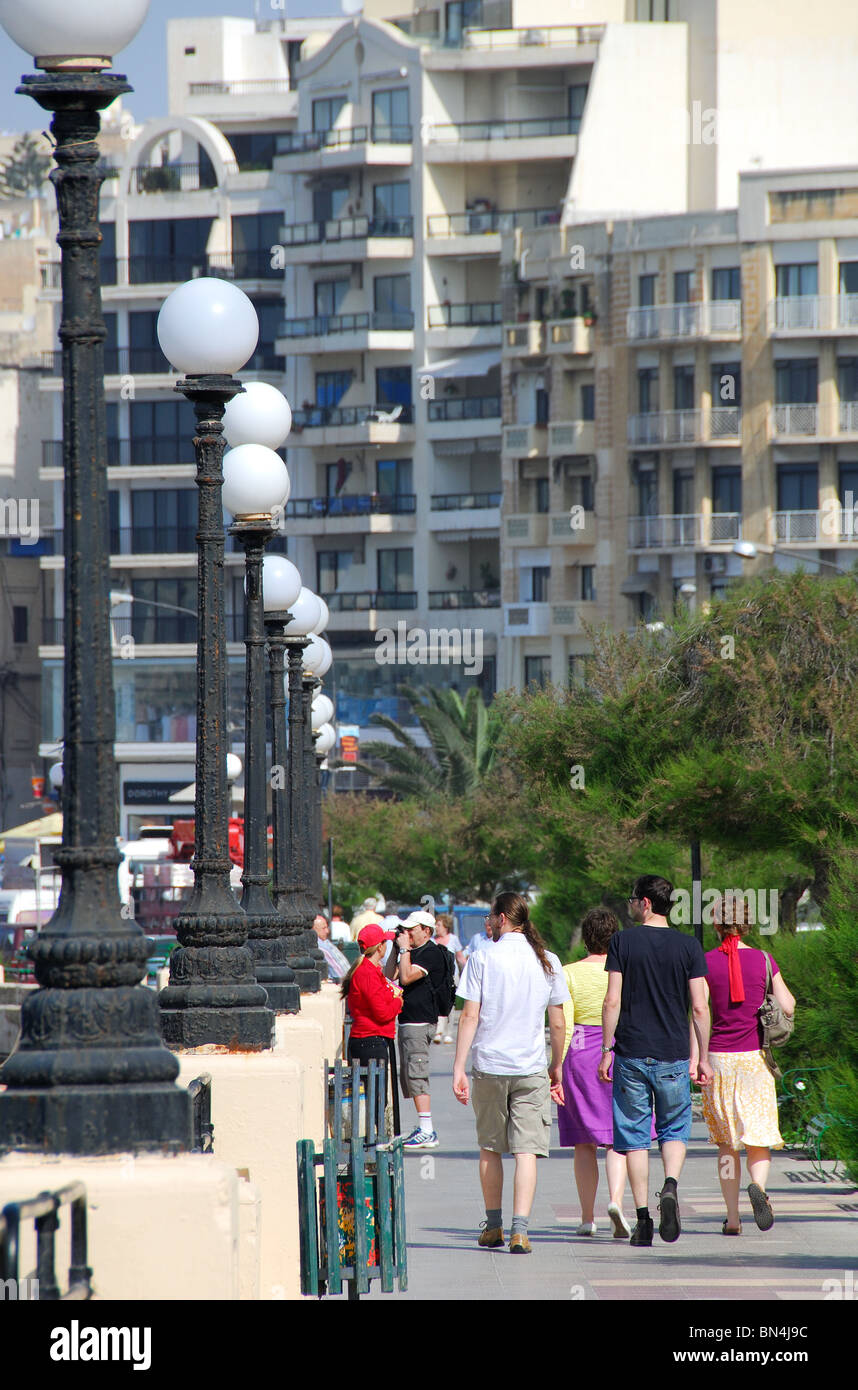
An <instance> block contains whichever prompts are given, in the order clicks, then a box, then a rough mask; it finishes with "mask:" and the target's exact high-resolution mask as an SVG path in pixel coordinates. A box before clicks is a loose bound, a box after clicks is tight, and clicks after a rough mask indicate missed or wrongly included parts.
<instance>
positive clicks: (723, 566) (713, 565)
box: [703, 555, 727, 574]
mask: <svg viewBox="0 0 858 1390" xmlns="http://www.w3.org/2000/svg"><path fill="white" fill-rule="evenodd" d="M703 573H704V574H726V573H727V556H726V555H704V556H703Z"/></svg>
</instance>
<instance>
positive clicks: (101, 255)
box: [98, 222, 133, 285]
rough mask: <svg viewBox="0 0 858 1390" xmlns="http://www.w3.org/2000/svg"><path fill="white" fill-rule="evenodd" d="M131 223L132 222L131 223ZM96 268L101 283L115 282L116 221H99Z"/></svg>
mask: <svg viewBox="0 0 858 1390" xmlns="http://www.w3.org/2000/svg"><path fill="white" fill-rule="evenodd" d="M132 225H133V224H132ZM98 269H99V272H100V274H101V283H102V285H115V284H116V223H115V222H102V223H101V246H100V247H99V250H98Z"/></svg>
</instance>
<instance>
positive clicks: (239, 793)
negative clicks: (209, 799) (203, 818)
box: [167, 782, 244, 806]
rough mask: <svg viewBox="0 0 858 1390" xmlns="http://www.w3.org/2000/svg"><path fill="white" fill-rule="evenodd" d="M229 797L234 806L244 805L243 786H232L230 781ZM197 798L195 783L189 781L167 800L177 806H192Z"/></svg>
mask: <svg viewBox="0 0 858 1390" xmlns="http://www.w3.org/2000/svg"><path fill="white" fill-rule="evenodd" d="M229 794H230V799H231V800H232V801H233V802H234V804H235V805H236V806H243V805H244V787H234V786H233V785H232V784H231V783H230V788H229ZM196 799H197V784H196V782H190V783H189V784H188V786H187V787H182V789H181V791H177V792H173V795H172V796H168V797H167V800H168V801H171V802H174V803H175V804H176V805H178V806H193V805H194V803H195V802H196Z"/></svg>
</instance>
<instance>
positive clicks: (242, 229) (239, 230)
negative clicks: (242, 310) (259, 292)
mask: <svg viewBox="0 0 858 1390" xmlns="http://www.w3.org/2000/svg"><path fill="white" fill-rule="evenodd" d="M282 224H283V215H282V213H279V212H260V213H256V214H254V215H253V216H245V217H234V218H233V219H232V262H233V266H234V269H235V274H236V276H237V277H238V278H239V279H243V278H261V277H263V276H271V277H272V278H276V277H277V276H278V275H281V274H282V271H279V270H274V269H273V267H272V265H271V260H272V256H271V252H272V249H273V248H274V247H275V246H277V245H278V243H279V241H280V228H281V226H282Z"/></svg>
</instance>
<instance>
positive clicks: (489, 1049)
mask: <svg viewBox="0 0 858 1390" xmlns="http://www.w3.org/2000/svg"><path fill="white" fill-rule="evenodd" d="M546 955H547V957H548V962H549V964H550V966H551V969H552V971H553V974H551V975H546V974H545V972H544V971H543V969H542V966H541V965H540V964H539V961H538V959H537V957H536V952H535V951H534V949H533V947H532V946H530V945H529V944H528V943H527V941H525V939H524V936H523V935H522V933H521V932H504V933H503V935H502V936H501V937H500V939H499V940H498V941H497V943H496V944H495V949H494V950H493V951H475V952H474V954H473V955H472V956H471V957H470V958H469V960H468V963H467V965H466V966H465V969H464V972H463V974H462V978H461V981H460V982H459V988H458V991H457V993H458V994H460V995H461V997H462V998H463V999H471V1000H474V1001H475V1002H476V1003H478V1004H479V1005H480V1021H479V1023H478V1024H477V1031H476V1035H475V1037H474V1042H473V1047H472V1049H471V1062H472V1065H473V1067H474V1069H475V1070H476V1071H482V1072H487V1073H488V1074H489V1075H490V1076H533V1075H535V1074H536V1073H537V1072H541V1071H544V1070H545V1066H546V1060H545V1010H546V1009H547V1007H548V1005H549V1004H564V1003H565V1002H566V1000H567V999H568V998H569V990H568V988H567V986H566V981H565V979H564V978H563V969H562V967H561V964H560V961H559V960H558V958H557V956H555V955H553V954H552V952H551V951H547V952H546Z"/></svg>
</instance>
